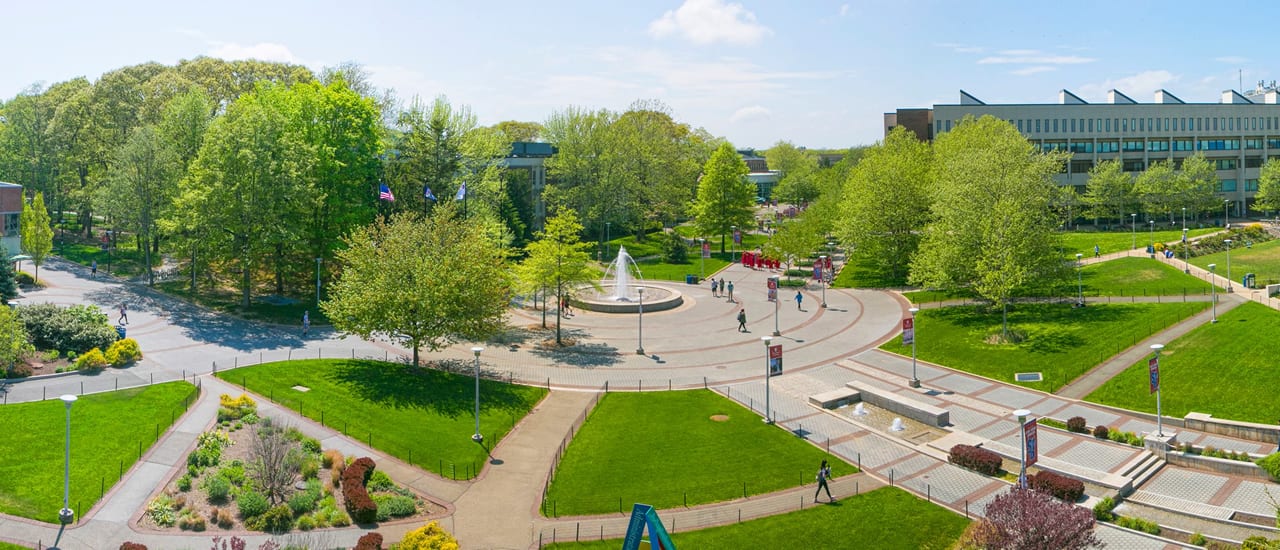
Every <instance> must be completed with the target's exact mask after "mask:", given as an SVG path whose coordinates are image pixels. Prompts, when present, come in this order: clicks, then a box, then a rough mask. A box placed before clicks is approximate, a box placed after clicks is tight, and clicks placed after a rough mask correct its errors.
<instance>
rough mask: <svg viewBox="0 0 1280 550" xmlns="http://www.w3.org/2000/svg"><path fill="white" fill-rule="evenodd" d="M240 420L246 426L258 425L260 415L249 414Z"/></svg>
mask: <svg viewBox="0 0 1280 550" xmlns="http://www.w3.org/2000/svg"><path fill="white" fill-rule="evenodd" d="M240 420H242V421H244V423H245V424H257V423H258V415H257V413H248V414H246V415H244V416H243V417H241V418H240Z"/></svg>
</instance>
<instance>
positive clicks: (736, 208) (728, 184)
mask: <svg viewBox="0 0 1280 550" xmlns="http://www.w3.org/2000/svg"><path fill="white" fill-rule="evenodd" d="M747 172H748V169H747V163H746V162H745V161H743V160H742V156H740V155H738V152H737V151H736V150H734V148H733V145H732V144H730V143H728V142H725V143H721V144H720V147H718V148H716V151H715V152H714V153H712V154H711V158H710V159H708V160H707V164H706V166H705V167H704V168H703V170H702V179H701V180H700V181H699V182H698V198H697V200H696V202H694V204H693V213H694V217H695V221H694V224H695V225H696V226H697V228H698V232H699V233H700V234H703V235H720V252H721V253H722V254H723V253H724V249H725V234H727V233H728V232H729V231H730V230H731V229H732V228H733V227H734V226H738V227H740V228H743V229H746V228H747V227H749V226H750V224H751V223H753V222H754V218H753V214H752V208H753V206H754V205H755V199H754V197H755V186H753V185H751V183H750V182H748V181H747Z"/></svg>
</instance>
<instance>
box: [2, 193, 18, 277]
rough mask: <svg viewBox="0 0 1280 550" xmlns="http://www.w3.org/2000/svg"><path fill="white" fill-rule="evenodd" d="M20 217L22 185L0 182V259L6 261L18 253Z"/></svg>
mask: <svg viewBox="0 0 1280 550" xmlns="http://www.w3.org/2000/svg"><path fill="white" fill-rule="evenodd" d="M21 218H22V186H21V185H16V184H13V183H4V182H0V261H8V259H9V257H10V256H15V255H17V254H18V249H19V248H20V247H21V245H22V241H21V234H20V231H19V230H20V228H21V226H20V225H19V220H21ZM6 251H7V252H8V253H7V254H6Z"/></svg>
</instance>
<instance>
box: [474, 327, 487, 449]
mask: <svg viewBox="0 0 1280 550" xmlns="http://www.w3.org/2000/svg"><path fill="white" fill-rule="evenodd" d="M482 351H484V348H482V347H479V346H476V347H474V348H471V353H474V354H476V433H474V434H472V435H471V440H472V441H475V442H476V443H480V442H482V441H484V436H483V435H480V352H482Z"/></svg>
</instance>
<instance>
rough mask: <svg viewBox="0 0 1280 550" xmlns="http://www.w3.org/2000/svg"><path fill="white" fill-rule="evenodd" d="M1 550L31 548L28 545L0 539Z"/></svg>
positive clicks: (24, 549) (25, 549) (26, 549)
mask: <svg viewBox="0 0 1280 550" xmlns="http://www.w3.org/2000/svg"><path fill="white" fill-rule="evenodd" d="M0 550H29V549H28V547H26V546H21V545H17V544H9V543H7V542H3V541H0Z"/></svg>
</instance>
